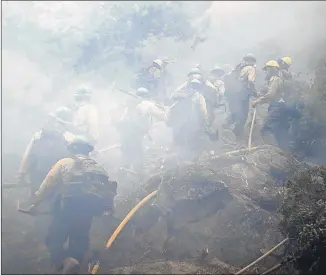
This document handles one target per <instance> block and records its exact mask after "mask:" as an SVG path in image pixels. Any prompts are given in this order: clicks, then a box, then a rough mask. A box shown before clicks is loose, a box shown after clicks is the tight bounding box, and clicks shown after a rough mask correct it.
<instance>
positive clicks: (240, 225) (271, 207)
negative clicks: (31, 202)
mask: <svg viewBox="0 0 326 275" xmlns="http://www.w3.org/2000/svg"><path fill="white" fill-rule="evenodd" d="M154 166H155V165H154ZM301 168H302V164H301V163H300V162H298V161H297V160H296V159H294V158H292V157H289V156H287V155H285V154H284V153H283V152H282V151H280V150H279V149H277V148H275V147H272V146H260V147H258V148H254V149H253V150H252V151H250V152H248V151H246V150H242V151H239V152H235V153H233V154H221V155H220V156H217V155H216V153H215V154H206V155H205V154H204V155H203V156H202V157H201V159H200V162H199V163H198V164H194V163H183V164H180V165H179V166H175V167H174V168H172V169H171V168H170V167H168V165H167V168H166V169H165V168H164V167H163V168H162V167H161V166H160V169H159V170H158V169H155V168H153V169H154V171H156V174H155V173H154V172H152V173H149V175H152V176H149V178H148V180H146V181H144V182H143V183H142V184H141V186H137V188H135V189H132V190H130V191H129V192H124V193H123V194H119V196H118V197H117V198H116V206H117V207H116V209H117V211H116V213H115V218H114V219H112V218H103V219H97V220H96V221H95V223H94V226H93V229H92V238H91V239H92V244H91V251H93V252H94V251H98V252H99V256H97V257H98V259H99V260H100V263H101V265H100V270H99V273H107V272H110V273H111V272H113V273H115V274H122V273H148V274H149V273H154V274H155V273H178V274H186V273H197V274H198V273H199V274H200V273H211V274H214V273H215V274H216V273H223V274H225V273H234V272H235V270H237V269H238V268H240V267H243V266H245V265H246V264H248V263H250V262H251V261H253V260H254V259H256V258H258V257H259V256H261V251H260V250H261V249H268V248H271V247H273V246H274V245H276V244H277V243H278V242H280V241H281V240H282V239H283V236H282V234H281V232H280V231H279V229H278V223H279V214H277V213H276V209H277V207H278V205H279V203H280V201H281V198H282V196H283V190H284V187H283V186H282V185H281V186H278V187H277V185H279V184H280V182H282V180H283V179H284V177H285V176H286V175H287V174H289V173H291V172H292V171H293V169H296V170H298V169H299V170H300V169H301ZM157 171H159V172H157ZM156 189H157V190H158V194H157V196H156V198H155V199H152V200H151V201H150V202H148V203H147V204H146V205H144V207H142V208H141V209H140V210H139V211H138V213H136V215H135V216H134V217H133V219H132V220H131V221H130V222H129V223H128V224H127V226H126V227H125V228H124V230H123V231H122V232H121V234H120V235H119V236H118V238H117V239H116V241H115V242H114V243H113V245H112V246H111V248H110V249H109V250H108V251H105V249H104V245H105V242H106V240H107V239H108V238H109V236H110V235H111V234H112V232H113V230H114V228H115V227H116V226H117V225H118V224H119V221H121V220H122V219H123V217H124V216H125V215H126V214H127V213H128V212H129V211H130V210H131V208H132V207H133V206H134V205H135V204H136V203H137V202H139V201H140V200H141V199H142V198H144V197H145V196H146V195H148V194H149V193H150V192H152V191H154V190H156ZM6 192H7V191H6ZM10 192H11V193H9V194H7V193H6V194H5V195H4V197H3V229H2V236H3V248H4V249H3V254H2V255H3V262H2V264H3V265H2V266H3V272H5V273H26V272H27V273H32V272H36V273H41V272H46V271H49V266H48V264H49V263H48V255H47V253H46V250H45V249H44V247H42V245H41V241H40V239H41V238H40V236H41V235H42V229H40V228H39V230H38V232H39V234H38V235H36V234H35V231H34V230H33V226H35V225H34V224H33V223H34V222H35V221H34V220H33V219H34V218H31V217H26V216H24V215H23V214H20V213H18V212H17V211H15V207H16V201H17V200H18V199H21V197H22V196H26V192H25V194H24V191H23V190H19V191H18V190H12V191H10ZM43 221H44V222H43V223H42V226H43V234H44V231H45V230H44V228H45V227H46V222H47V221H46V218H44V220H43ZM39 223H40V222H39ZM38 226H39V225H38ZM88 256H91V254H90V255H88ZM276 262H277V259H275V257H267V258H266V260H264V261H263V262H261V263H260V264H259V265H258V266H256V267H254V268H253V269H251V270H250V272H256V273H257V272H258V271H259V272H261V271H263V270H266V269H267V268H268V267H271V266H272V265H273V264H274V263H276ZM85 268H86V267H85Z"/></svg>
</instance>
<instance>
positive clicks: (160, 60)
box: [153, 59, 164, 68]
mask: <svg viewBox="0 0 326 275" xmlns="http://www.w3.org/2000/svg"><path fill="white" fill-rule="evenodd" d="M153 64H154V65H157V66H158V67H159V68H162V66H163V64H164V61H163V60H162V59H155V60H154V61H153Z"/></svg>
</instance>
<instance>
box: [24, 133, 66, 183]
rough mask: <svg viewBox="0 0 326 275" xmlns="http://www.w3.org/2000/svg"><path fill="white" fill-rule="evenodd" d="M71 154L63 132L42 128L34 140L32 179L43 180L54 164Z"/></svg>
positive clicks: (31, 165)
mask: <svg viewBox="0 0 326 275" xmlns="http://www.w3.org/2000/svg"><path fill="white" fill-rule="evenodd" d="M69 155H70V153H69V152H68V150H67V142H66V141H65V139H64V137H63V135H62V133H60V132H56V131H50V130H46V129H42V131H41V132H40V136H39V138H38V139H36V140H35V141H34V145H33V148H32V152H31V156H30V158H31V159H30V161H31V164H30V167H31V169H32V171H30V174H31V181H34V180H36V179H41V181H42V180H43V179H44V178H45V177H46V175H47V174H48V172H49V171H50V169H51V168H52V166H53V165H54V164H56V163H57V162H58V161H59V160H60V159H63V158H65V157H68V156H69ZM37 184H40V182H37Z"/></svg>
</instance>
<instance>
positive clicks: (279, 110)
mask: <svg viewBox="0 0 326 275" xmlns="http://www.w3.org/2000/svg"><path fill="white" fill-rule="evenodd" d="M263 70H264V71H265V72H266V80H267V85H268V87H267V93H265V94H264V95H263V96H260V97H259V98H258V99H256V100H254V101H253V103H252V106H253V107H256V106H257V105H260V104H264V103H268V104H269V106H268V116H267V118H266V120H265V122H264V125H263V127H262V129H261V135H262V137H263V139H264V140H265V142H266V143H270V142H272V143H274V141H273V140H270V134H271V135H273V136H274V138H275V141H276V143H277V144H278V145H279V146H280V147H282V148H284V147H283V146H284V145H285V144H284V141H286V137H287V134H288V125H287V124H288V121H287V119H286V117H285V116H286V112H287V110H286V105H285V101H284V98H283V94H282V85H283V81H282V79H281V77H280V66H279V64H278V63H277V61H275V60H270V61H268V62H267V63H266V65H265V66H264V68H263Z"/></svg>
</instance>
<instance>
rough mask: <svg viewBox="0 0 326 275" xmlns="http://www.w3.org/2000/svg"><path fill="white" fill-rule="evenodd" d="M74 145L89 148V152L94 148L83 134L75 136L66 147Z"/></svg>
mask: <svg viewBox="0 0 326 275" xmlns="http://www.w3.org/2000/svg"><path fill="white" fill-rule="evenodd" d="M74 145H80V146H85V147H87V148H88V149H89V152H91V151H93V150H94V146H93V145H92V144H91V143H90V142H89V140H88V139H87V138H86V137H84V136H75V137H74V139H73V140H72V141H71V142H70V143H69V144H68V149H71V148H72V147H73V146H74Z"/></svg>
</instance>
